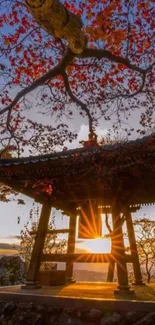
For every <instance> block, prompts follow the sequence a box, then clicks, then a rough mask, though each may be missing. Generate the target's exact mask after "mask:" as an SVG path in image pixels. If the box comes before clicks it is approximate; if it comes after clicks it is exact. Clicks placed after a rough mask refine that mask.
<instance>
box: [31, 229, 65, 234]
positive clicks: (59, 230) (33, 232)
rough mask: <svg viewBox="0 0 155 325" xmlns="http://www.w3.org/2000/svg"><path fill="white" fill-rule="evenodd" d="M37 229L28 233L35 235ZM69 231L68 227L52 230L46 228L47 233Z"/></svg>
mask: <svg viewBox="0 0 155 325" xmlns="http://www.w3.org/2000/svg"><path fill="white" fill-rule="evenodd" d="M36 233H37V231H36V230H35V231H30V235H31V236H32V235H36ZM67 233H69V229H67V228H66V229H65V228H64V229H53V230H48V231H47V234H67Z"/></svg>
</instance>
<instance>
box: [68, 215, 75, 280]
mask: <svg viewBox="0 0 155 325" xmlns="http://www.w3.org/2000/svg"><path fill="white" fill-rule="evenodd" d="M76 220H77V218H76V215H74V216H71V217H70V222H69V234H68V247H67V254H73V253H74V252H75V240H76V238H75V236H76ZM73 266H74V265H73V261H70V262H67V263H66V281H67V282H74V278H73Z"/></svg>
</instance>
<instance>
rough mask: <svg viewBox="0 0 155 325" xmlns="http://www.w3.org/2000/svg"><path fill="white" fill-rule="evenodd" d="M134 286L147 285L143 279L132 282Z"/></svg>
mask: <svg viewBox="0 0 155 325" xmlns="http://www.w3.org/2000/svg"><path fill="white" fill-rule="evenodd" d="M132 285H133V286H145V285H146V284H145V282H143V281H135V282H133V283H132Z"/></svg>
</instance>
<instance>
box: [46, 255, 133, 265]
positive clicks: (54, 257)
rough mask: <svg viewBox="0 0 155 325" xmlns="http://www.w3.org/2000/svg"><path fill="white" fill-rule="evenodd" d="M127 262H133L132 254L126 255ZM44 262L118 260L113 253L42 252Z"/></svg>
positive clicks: (101, 261)
mask: <svg viewBox="0 0 155 325" xmlns="http://www.w3.org/2000/svg"><path fill="white" fill-rule="evenodd" d="M125 258H126V262H127V263H131V262H132V256H131V255H128V254H126V255H125ZM118 259H119V258H118ZM41 261H42V262H74V263H109V262H110V261H117V256H112V254H76V253H75V254H42V258H41Z"/></svg>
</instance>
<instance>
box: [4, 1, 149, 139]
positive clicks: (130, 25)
mask: <svg viewBox="0 0 155 325" xmlns="http://www.w3.org/2000/svg"><path fill="white" fill-rule="evenodd" d="M61 2H63V3H64V5H65V6H66V8H67V9H69V10H70V11H72V12H74V13H75V14H77V15H79V16H80V17H81V18H82V20H83V23H84V31H85V33H86V34H87V38H88V48H94V49H105V50H107V51H109V52H110V53H111V54H112V55H115V56H119V57H121V58H125V59H127V60H128V61H129V62H130V63H131V65H132V66H133V67H134V66H136V67H139V68H141V69H148V71H147V73H146V75H145V79H144V75H143V74H141V73H140V72H138V71H136V69H134V68H132V69H130V67H129V66H127V65H125V64H123V63H121V64H120V63H119V60H118V61H117V60H116V61H114V60H113V59H108V58H103V59H100V60H99V59H97V58H96V59H95V58H89V59H87V58H82V57H81V58H79V57H75V58H74V61H72V62H71V64H69V65H68V67H67V69H66V72H67V74H68V78H69V85H70V88H71V91H72V93H73V94H74V95H75V96H76V98H78V99H80V100H82V101H83V102H85V104H86V105H87V107H88V110H89V112H90V114H91V117H92V121H93V127H94V126H95V125H96V124H97V123H98V118H99V117H100V116H103V117H104V118H105V120H110V119H111V116H112V115H113V114H114V113H115V112H116V111H117V114H116V119H117V128H120V123H121V121H122V115H121V114H122V112H123V116H124V115H125V118H127V119H128V114H130V112H131V111H132V110H134V109H137V108H138V107H142V112H143V110H144V109H145V110H146V111H145V112H143V114H145V118H144V115H143V119H142V121H141V124H142V126H144V127H146V126H147V127H148V126H152V123H153V122H152V121H153V120H152V118H153V110H152V106H153V94H154V93H153V85H154V74H153V73H154V71H153V69H151V68H150V69H149V67H152V65H153V64H154V59H155V58H154V41H155V40H154V28H155V21H154V19H153V12H154V1H153V0H152V1H146V0H138V1H136V2H135V1H134V0H131V1H130V2H129V1H128V0H115V1H111V0H95V1H94V0H88V1H84V0H72V1H69V0H65V1H61ZM0 10H1V16H0V27H1V30H2V32H1V40H0V47H1V62H2V66H0V67H1V70H2V75H1V78H2V81H3V83H4V88H3V89H2V92H1V95H0V96H1V97H0V98H1V104H2V106H1V108H2V109H3V107H4V106H6V105H8V104H9V103H10V102H11V98H13V93H14V92H15V90H16V92H18V91H19V89H22V88H23V87H26V86H28V85H31V84H32V83H33V82H34V80H37V79H38V78H39V77H41V76H42V75H43V74H45V73H47V72H48V71H49V70H50V69H52V68H53V67H54V66H55V65H56V64H57V63H58V62H60V60H61V59H62V57H63V55H64V49H65V48H66V43H65V42H64V41H61V42H60V40H57V39H54V38H52V37H51V36H50V35H48V34H47V33H46V32H45V31H44V30H43V29H41V28H40V27H39V26H38V25H37V23H36V22H35V20H34V19H33V17H32V16H31V14H30V13H29V11H28V9H27V7H26V5H25V1H16V0H15V1H11V0H7V1H0ZM3 63H4V66H3ZM2 67H3V68H2ZM139 94H140V97H139ZM34 96H36V93H35V95H34ZM72 102H73V98H72V97H71V96H69V94H67V93H66V89H65V87H64V80H63V78H62V77H60V76H57V77H55V78H54V79H51V80H49V81H48V82H47V83H46V84H45V85H44V87H42V89H41V91H40V89H39V92H38V94H37V96H36V97H35V98H33V100H32V97H31V95H30V99H28V100H27V101H26V100H25V98H24V99H23V100H22V101H21V102H20V103H18V104H17V105H15V106H14V108H13V110H12V112H11V114H12V117H9V123H10V128H9V129H8V133H9V135H10V132H15V131H16V140H15V139H14V141H15V142H16V144H17V143H18V144H19V143H20V142H21V141H26V140H25V139H26V134H27V130H28V129H29V127H28V126H27V123H28V121H27V120H26V115H27V113H25V109H26V110H28V109H30V108H33V107H34V106H36V107H37V108H39V109H38V110H42V112H43V113H48V114H49V113H50V114H51V115H52V117H53V116H56V117H57V118H58V119H59V118H61V117H62V115H63V114H65V115H67V116H71V115H72V114H73V112H72V108H71V106H69V104H71V103H72ZM76 104H77V103H76ZM116 106H117V109H115V107H116ZM68 107H69V108H68ZM79 107H80V105H79ZM80 114H81V115H82V116H85V115H86V111H85V110H83V109H81V107H80ZM87 115H88V114H87ZM5 117H6V116H5ZM4 120H5V118H4V119H3V121H2V122H1V123H0V132H1V135H4V130H6V124H5V122H4ZM144 120H145V123H144ZM115 122H116V121H115ZM7 126H8V123H7ZM31 126H32V125H31ZM115 126H116V125H115ZM19 133H21V134H22V137H23V140H22V138H21V136H20V138H18V137H19ZM7 135H8V134H7ZM25 143H26V142H25ZM23 144H24V142H22V145H23Z"/></svg>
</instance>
